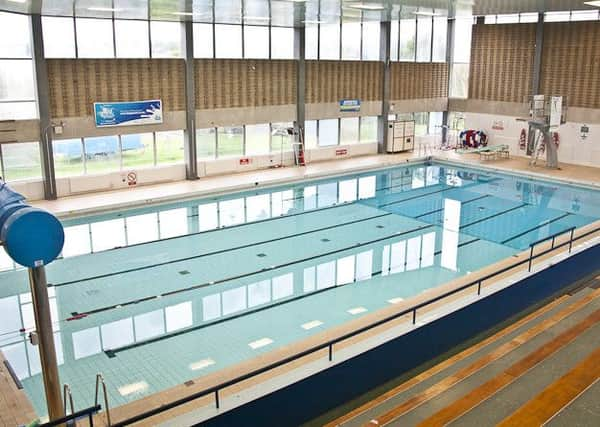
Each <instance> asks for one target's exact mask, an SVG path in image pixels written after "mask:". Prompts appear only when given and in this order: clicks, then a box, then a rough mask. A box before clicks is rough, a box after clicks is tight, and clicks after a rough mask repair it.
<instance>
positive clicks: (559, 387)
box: [499, 348, 600, 427]
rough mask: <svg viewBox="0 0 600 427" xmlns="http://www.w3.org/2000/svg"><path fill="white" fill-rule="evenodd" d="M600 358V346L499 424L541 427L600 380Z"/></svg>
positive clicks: (509, 426) (506, 426) (500, 425)
mask: <svg viewBox="0 0 600 427" xmlns="http://www.w3.org/2000/svg"><path fill="white" fill-rule="evenodd" d="M598 361H600V348H598V349H596V350H595V351H594V352H593V353H592V354H590V355H589V356H588V357H587V358H585V359H584V360H583V361H582V362H580V363H578V364H577V366H575V367H574V368H573V369H572V370H570V371H569V372H567V373H566V374H565V375H564V376H563V377H562V378H559V379H558V380H556V381H555V382H553V383H552V384H550V385H549V386H548V387H546V388H545V389H544V391H542V392H541V393H540V394H538V395H537V396H535V397H534V398H533V399H531V400H530V401H529V402H527V403H526V404H525V405H523V406H521V407H520V408H519V409H518V410H517V411H515V412H514V413H513V414H512V415H510V416H509V417H507V418H505V419H504V420H503V421H502V422H501V423H500V424H499V427H528V426H536V427H537V426H540V425H543V424H544V423H546V422H548V421H549V420H550V419H551V418H552V417H553V416H554V415H556V414H557V413H558V412H560V411H561V410H562V409H563V408H564V407H566V406H567V405H568V404H569V403H570V402H572V401H573V400H574V399H575V398H576V397H577V396H579V395H580V394H581V393H583V392H584V391H585V390H586V389H587V388H588V387H589V386H590V385H592V384H594V383H595V382H596V381H598V379H600V363H598Z"/></svg>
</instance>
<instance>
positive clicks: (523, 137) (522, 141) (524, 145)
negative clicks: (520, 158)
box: [519, 129, 527, 150]
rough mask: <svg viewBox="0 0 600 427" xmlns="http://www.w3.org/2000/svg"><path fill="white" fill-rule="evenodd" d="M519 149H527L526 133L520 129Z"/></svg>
mask: <svg viewBox="0 0 600 427" xmlns="http://www.w3.org/2000/svg"><path fill="white" fill-rule="evenodd" d="M519 148H520V149H521V150H525V149H526V148H527V131H526V130H525V129H521V136H520V137H519Z"/></svg>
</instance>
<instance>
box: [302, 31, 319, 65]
mask: <svg viewBox="0 0 600 427" xmlns="http://www.w3.org/2000/svg"><path fill="white" fill-rule="evenodd" d="M304 37H305V39H304V43H305V46H304V57H305V58H306V59H318V52H319V26H318V25H309V24H307V25H306V26H305V27H304Z"/></svg>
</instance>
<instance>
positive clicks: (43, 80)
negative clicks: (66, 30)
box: [31, 15, 57, 200]
mask: <svg viewBox="0 0 600 427" xmlns="http://www.w3.org/2000/svg"><path fill="white" fill-rule="evenodd" d="M31 33H32V35H33V37H32V46H33V62H34V65H35V82H36V89H37V101H38V110H39V113H40V154H41V160H42V162H41V163H42V176H43V179H44V198H45V199H46V200H55V199H56V197H57V192H56V178H55V176H54V153H53V150H52V122H51V120H50V89H49V86H48V67H47V64H46V59H45V58H44V38H43V36H42V17H41V16H40V15H31Z"/></svg>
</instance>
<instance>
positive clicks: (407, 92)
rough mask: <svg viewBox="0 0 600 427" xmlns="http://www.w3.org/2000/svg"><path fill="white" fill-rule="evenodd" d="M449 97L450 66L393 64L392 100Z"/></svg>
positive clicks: (414, 63)
mask: <svg viewBox="0 0 600 427" xmlns="http://www.w3.org/2000/svg"><path fill="white" fill-rule="evenodd" d="M446 97H448V64H446V63H441V62H440V63H437V62H434V63H419V62H392V64H391V69H390V99H393V100H402V99H425V98H446Z"/></svg>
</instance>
